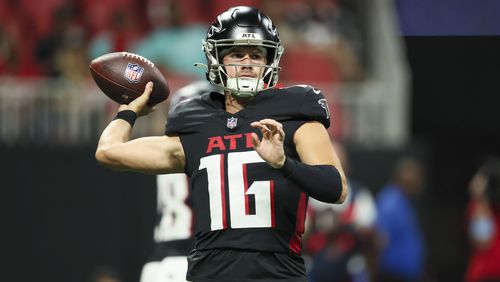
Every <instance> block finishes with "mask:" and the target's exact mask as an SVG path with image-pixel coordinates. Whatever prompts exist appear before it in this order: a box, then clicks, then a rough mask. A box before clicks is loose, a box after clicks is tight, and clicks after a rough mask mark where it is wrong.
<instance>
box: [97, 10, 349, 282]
mask: <svg viewBox="0 0 500 282" xmlns="http://www.w3.org/2000/svg"><path fill="white" fill-rule="evenodd" d="M203 50H204V52H205V55H206V57H207V79H208V80H209V81H210V82H211V83H212V84H213V85H217V86H218V87H219V88H221V89H223V90H224V95H221V93H217V92H209V93H205V94H203V95H202V96H200V97H199V98H194V99H190V100H187V101H186V102H182V103H179V104H177V105H176V106H175V107H174V108H173V109H172V110H171V111H170V113H169V117H168V121H167V128H166V135H165V136H155V137H153V136H152V137H144V138H139V139H135V140H129V139H130V133H131V130H132V125H133V124H134V122H135V119H136V118H137V117H140V116H143V115H146V114H148V113H150V112H151V111H152V110H153V109H151V108H148V107H147V106H146V104H147V101H148V99H149V95H151V91H152V88H153V85H152V83H148V85H147V86H146V89H145V91H144V94H143V95H142V96H140V97H138V98H137V99H136V100H134V101H132V102H131V103H130V104H128V105H121V106H120V108H119V112H118V114H117V117H116V118H115V120H113V121H112V122H111V123H110V124H109V125H108V126H107V127H106V129H105V130H104V131H103V133H102V135H101V138H100V140H99V145H98V148H97V151H96V158H97V160H98V162H99V163H101V164H102V165H105V166H107V167H110V168H113V169H117V170H132V171H138V172H145V173H158V174H162V173H179V172H185V173H186V174H187V175H188V176H189V177H190V187H191V195H192V199H193V209H194V213H195V218H196V227H195V239H196V242H195V247H194V249H193V250H192V251H191V253H190V255H189V256H188V272H187V279H188V280H190V281H195V282H197V281H267V282H272V281H307V278H306V273H305V266H304V261H303V259H302V257H301V256H300V255H301V245H302V244H301V243H302V242H301V235H302V233H303V232H304V220H305V213H306V209H307V201H308V196H311V197H314V198H316V199H318V200H320V201H323V202H329V203H342V202H343V201H344V199H345V198H346V196H347V182H346V179H345V176H344V173H343V171H342V167H341V164H340V161H339V159H338V157H337V154H336V152H335V150H334V148H333V146H332V143H331V140H330V137H329V135H328V132H327V128H328V127H329V126H330V111H329V109H328V102H327V101H326V99H325V98H324V97H323V95H322V94H321V92H320V91H319V90H317V89H315V88H313V87H311V86H305V85H298V86H292V87H288V88H281V89H278V88H275V87H274V86H275V85H276V83H277V82H278V71H279V61H280V58H281V55H282V54H283V51H284V48H283V46H282V45H281V41H280V38H279V35H278V31H277V28H276V27H275V26H274V25H273V24H272V21H271V19H270V18H269V17H267V16H266V15H265V14H263V13H262V12H261V11H259V10H257V9H255V8H252V7H243V6H240V7H234V8H231V9H229V10H228V11H225V12H224V13H222V14H221V15H219V16H218V18H217V19H216V20H214V21H213V22H212V24H211V26H210V27H209V29H208V32H207V35H206V38H205V40H204V42H203Z"/></svg>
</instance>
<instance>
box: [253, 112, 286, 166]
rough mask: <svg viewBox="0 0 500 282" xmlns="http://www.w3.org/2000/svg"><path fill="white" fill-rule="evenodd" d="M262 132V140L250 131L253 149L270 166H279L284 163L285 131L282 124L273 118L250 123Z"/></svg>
mask: <svg viewBox="0 0 500 282" xmlns="http://www.w3.org/2000/svg"><path fill="white" fill-rule="evenodd" d="M250 126H252V127H254V128H258V129H259V130H260V132H262V140H260V139H259V136H258V135H257V134H255V133H252V142H253V147H254V149H255V151H257V153H258V154H259V156H260V157H261V158H262V159H264V160H265V161H266V162H267V163H268V164H269V165H270V166H272V167H274V168H281V167H282V166H283V164H284V163H285V151H284V149H283V141H284V140H285V131H283V125H282V124H281V123H279V122H277V121H275V120H273V119H263V120H260V121H255V122H252V123H251V124H250Z"/></svg>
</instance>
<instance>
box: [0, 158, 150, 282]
mask: <svg viewBox="0 0 500 282" xmlns="http://www.w3.org/2000/svg"><path fill="white" fill-rule="evenodd" d="M0 155H1V156H2V162H1V165H0V166H1V171H2V199H3V201H4V202H5V203H4V204H3V205H2V206H3V208H4V210H5V211H4V213H3V214H4V216H5V217H6V220H4V222H3V223H4V224H3V225H2V235H3V236H2V237H3V238H5V239H4V240H2V241H3V242H4V243H6V247H5V248H2V256H5V259H4V260H3V261H6V262H8V264H7V266H8V267H6V271H5V272H4V271H3V273H2V274H1V275H0V280H2V281H37V282H45V281H47V282H67V281H72V282H84V281H89V280H88V278H89V275H90V273H91V272H93V271H94V270H95V269H96V268H97V267H99V266H107V267H110V268H113V269H115V270H116V271H117V272H118V273H120V275H121V276H122V278H123V281H124V282H128V281H130V282H132V281H139V274H140V270H141V267H142V263H143V262H144V260H145V259H146V258H147V256H148V255H149V253H150V251H151V244H150V242H151V239H152V236H153V233H152V232H153V226H154V221H155V214H156V200H155V194H156V191H155V188H156V184H155V178H154V177H153V176H150V175H143V174H136V173H125V172H114V171H111V170H108V169H105V168H102V167H99V166H98V165H97V164H96V162H95V159H94V150H93V149H67V148H59V149H56V148H45V149H42V148H34V149H28V148H0ZM4 266H5V265H4Z"/></svg>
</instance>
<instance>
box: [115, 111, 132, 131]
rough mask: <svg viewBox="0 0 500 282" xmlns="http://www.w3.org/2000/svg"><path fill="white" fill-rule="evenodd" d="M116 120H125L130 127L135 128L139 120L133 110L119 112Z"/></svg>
mask: <svg viewBox="0 0 500 282" xmlns="http://www.w3.org/2000/svg"><path fill="white" fill-rule="evenodd" d="M116 119H123V120H124V121H126V122H128V123H129V124H130V126H132V127H133V126H134V123H135V120H136V119H137V114H136V113H135V112H134V111H132V110H123V111H119V112H118V113H117V114H116V116H115V118H114V119H113V120H116Z"/></svg>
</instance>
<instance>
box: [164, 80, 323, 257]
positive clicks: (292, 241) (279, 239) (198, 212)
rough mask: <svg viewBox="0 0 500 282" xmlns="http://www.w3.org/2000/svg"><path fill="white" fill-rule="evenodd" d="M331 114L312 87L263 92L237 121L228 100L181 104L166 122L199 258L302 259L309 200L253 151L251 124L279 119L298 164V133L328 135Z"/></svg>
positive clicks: (215, 97) (213, 97)
mask: <svg viewBox="0 0 500 282" xmlns="http://www.w3.org/2000/svg"><path fill="white" fill-rule="evenodd" d="M329 116H330V113H329V111H328V106H327V102H326V100H325V98H324V97H323V95H322V94H321V93H320V92H319V91H318V90H316V89H314V88H312V87H310V86H293V87H288V88H282V89H269V90H266V91H263V92H260V93H259V95H257V96H256V97H255V98H254V99H253V100H252V101H251V102H250V103H248V104H247V106H246V107H245V108H244V109H243V110H241V111H239V112H238V113H235V114H230V113H227V112H226V111H225V110H224V96H223V95H221V94H220V93H215V92H212V93H207V94H204V95H202V96H200V97H197V98H194V99H191V100H187V101H185V102H182V103H179V104H178V105H177V106H176V107H175V108H174V109H173V110H172V111H171V112H170V114H169V119H168V122H167V127H166V134H167V135H179V137H180V140H181V143H182V146H183V148H184V153H185V156H186V167H185V172H186V174H187V175H188V176H189V177H190V181H191V182H190V184H191V189H192V197H193V198H192V199H193V208H194V211H195V218H196V225H195V237H196V245H195V249H196V250H208V249H218V248H219V249H240V250H250V251H263V252H278V253H286V254H290V253H291V254H296V255H299V254H300V253H301V235H302V233H303V231H304V220H305V213H306V208H307V196H306V195H305V194H304V193H302V192H301V191H300V190H299V189H298V188H297V186H296V185H295V184H294V183H292V182H291V181H289V180H288V179H286V178H285V177H283V176H282V174H281V173H280V172H279V171H278V170H276V169H273V168H272V167H271V166H269V165H268V164H267V163H266V162H265V161H264V160H263V159H262V158H260V156H259V155H258V154H257V152H256V151H255V150H254V149H253V146H252V139H251V133H252V132H256V133H257V134H259V135H261V134H260V132H259V131H258V130H257V129H254V128H252V127H250V123H251V122H253V121H258V120H261V119H264V118H271V119H275V120H277V121H278V122H281V123H282V124H283V129H284V131H285V134H286V136H285V141H284V149H285V154H286V155H287V156H289V157H292V158H298V155H297V152H296V151H295V145H294V143H293V136H294V133H295V131H296V130H297V129H298V128H299V127H300V126H301V125H302V124H303V123H305V122H307V121H319V122H321V123H322V124H323V125H324V126H325V127H326V128H328V127H329V125H330V118H329Z"/></svg>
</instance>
